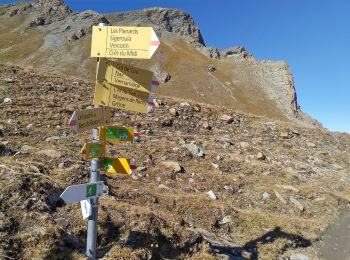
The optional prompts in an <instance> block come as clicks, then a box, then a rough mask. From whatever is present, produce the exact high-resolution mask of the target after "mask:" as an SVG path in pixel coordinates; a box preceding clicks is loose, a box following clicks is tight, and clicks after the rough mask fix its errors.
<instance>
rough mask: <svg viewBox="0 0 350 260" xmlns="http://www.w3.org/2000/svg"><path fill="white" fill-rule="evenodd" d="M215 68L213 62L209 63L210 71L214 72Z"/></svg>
mask: <svg viewBox="0 0 350 260" xmlns="http://www.w3.org/2000/svg"><path fill="white" fill-rule="evenodd" d="M215 70H216V68H215V67H214V66H213V65H212V64H210V65H208V71H209V72H214V71H215Z"/></svg>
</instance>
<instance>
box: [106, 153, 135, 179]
mask: <svg viewBox="0 0 350 260" xmlns="http://www.w3.org/2000/svg"><path fill="white" fill-rule="evenodd" d="M101 163H102V167H101V170H103V171H105V172H108V173H114V174H116V173H120V174H129V175H130V174H132V173H133V171H134V170H135V169H136V166H135V165H134V160H129V159H125V158H109V157H107V158H104V159H103V160H102V162H101Z"/></svg>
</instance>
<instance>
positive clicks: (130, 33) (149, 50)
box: [91, 26, 160, 59]
mask: <svg viewBox="0 0 350 260" xmlns="http://www.w3.org/2000/svg"><path fill="white" fill-rule="evenodd" d="M159 44H160V42H159V39H158V37H157V35H156V33H155V32H154V30H153V28H152V27H130V26H93V27H92V42H91V57H97V58H128V59H150V58H151V57H152V55H153V53H154V52H155V51H156V50H157V48H158V46H159Z"/></svg>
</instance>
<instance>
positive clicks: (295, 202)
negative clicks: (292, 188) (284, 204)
mask: <svg viewBox="0 0 350 260" xmlns="http://www.w3.org/2000/svg"><path fill="white" fill-rule="evenodd" d="M290 202H292V203H293V204H294V205H295V206H296V207H297V208H298V209H299V210H300V211H304V206H303V205H302V204H301V203H300V202H299V201H297V200H296V199H294V198H293V197H290Z"/></svg>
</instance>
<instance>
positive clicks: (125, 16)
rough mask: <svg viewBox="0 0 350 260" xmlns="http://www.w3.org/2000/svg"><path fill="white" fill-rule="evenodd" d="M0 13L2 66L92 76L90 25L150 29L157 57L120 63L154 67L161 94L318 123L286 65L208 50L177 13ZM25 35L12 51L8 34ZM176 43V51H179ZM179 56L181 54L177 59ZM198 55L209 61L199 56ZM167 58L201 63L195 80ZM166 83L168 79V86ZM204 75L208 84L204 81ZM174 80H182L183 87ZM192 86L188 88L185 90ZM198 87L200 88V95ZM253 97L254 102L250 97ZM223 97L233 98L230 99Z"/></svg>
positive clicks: (56, 8)
mask: <svg viewBox="0 0 350 260" xmlns="http://www.w3.org/2000/svg"><path fill="white" fill-rule="evenodd" d="M0 9H1V11H0V14H1V13H2V15H1V16H0V19H1V18H2V20H3V24H4V25H3V27H2V29H0V35H1V36H2V37H3V38H4V39H5V40H3V42H0V47H1V51H0V57H1V58H2V59H3V60H4V61H5V63H9V64H19V65H26V66H28V65H29V66H33V67H36V68H42V69H45V70H48V71H60V72H62V73H66V74H71V75H77V76H82V77H87V78H90V79H93V78H94V62H93V59H90V58H89V47H90V35H91V26H92V25H96V24H98V23H99V22H108V23H110V24H112V25H120V26H122V25H131V26H133V25H134V26H141V25H142V26H152V27H153V28H154V29H155V31H156V32H157V34H158V36H159V38H160V39H161V41H162V42H163V43H164V44H162V45H161V47H160V48H159V51H158V52H156V54H155V55H154V58H153V59H152V60H151V61H127V60H125V62H129V63H133V64H135V65H140V66H144V67H146V68H150V69H153V70H154V71H155V73H156V74H157V76H158V77H159V78H160V79H161V81H162V82H161V83H162V85H163V86H164V88H163V90H164V91H163V90H162V89H161V90H159V93H160V94H166V95H170V96H171V95H175V96H179V97H181V98H189V99H192V100H196V99H201V101H203V102H208V103H211V104H220V103H222V105H224V106H230V107H232V108H235V109H238V110H243V111H246V112H252V113H257V114H258V115H265V116H270V117H272V118H278V119H281V118H285V119H286V120H292V121H296V122H298V123H300V124H302V125H305V126H312V127H315V126H316V127H320V126H321V125H320V123H319V122H317V121H316V120H314V119H312V118H310V117H309V116H308V115H306V114H305V113H303V112H302V111H301V109H300V106H299V104H298V102H297V94H296V91H295V87H294V80H293V75H292V73H291V71H290V68H289V66H288V65H287V64H286V63H285V62H282V61H259V60H256V59H254V57H253V55H252V54H250V53H249V52H248V51H246V50H245V48H244V47H243V46H237V47H233V48H229V49H226V50H222V51H220V50H218V49H217V48H215V47H208V46H206V45H205V41H204V39H203V37H202V35H201V32H200V28H199V27H198V26H197V25H196V23H195V21H194V20H193V18H192V17H191V16H190V15H189V14H188V13H187V12H184V11H182V10H178V9H171V8H147V9H144V10H136V11H128V12H114V13H110V14H103V15H102V14H98V13H97V12H94V11H91V10H87V11H83V12H80V13H79V12H74V11H72V10H71V9H70V8H69V7H68V5H66V4H65V3H64V1H62V0H38V1H35V2H33V3H24V4H23V3H22V4H11V5H7V6H3V7H1V8H0ZM6 24H11V25H12V26H13V25H14V26H15V29H14V30H13V31H12V33H8V32H4V31H5V28H6ZM0 28H1V27H0ZM1 31H3V32H2V33H1ZM29 34H33V35H34V36H35V38H33V39H30V40H28V39H24V42H23V45H25V48H22V49H21V52H20V53H19V54H18V53H16V49H19V48H16V47H17V46H13V45H12V44H11V40H9V41H8V42H6V38H11V37H13V38H14V39H16V40H18V41H20V39H21V38H24V36H25V35H29ZM9 35H11V37H9ZM179 39H181V41H184V42H185V43H186V44H184V43H181V41H179ZM187 44H189V45H187ZM180 46H181V49H179V48H178V47H180ZM191 46H192V47H191ZM31 47H32V49H30V50H29V48H31ZM171 52H172V53H173V54H171ZM176 52H177V53H179V55H178V56H177V57H176ZM185 53H186V54H185ZM200 55H204V57H207V58H201V57H200ZM170 56H171V57H173V61H175V60H177V62H180V63H182V64H187V65H188V61H187V60H188V59H192V60H197V61H198V62H199V63H198V66H197V67H194V68H193V70H194V71H193V75H195V76H193V75H191V74H190V73H188V72H187V71H186V70H185V69H184V68H182V67H179V66H177V65H175V66H174V65H173V64H171V63H172V62H173V61H171V60H170V59H169V57H170ZM17 57H18V58H17ZM154 60H156V61H154ZM204 64H205V65H204ZM212 65H214V69H215V71H208V70H207V68H209V67H211V66H212ZM194 66H195V64H194ZM204 66H205V68H204ZM199 70H200V71H199ZM179 77H183V78H179ZM165 78H168V80H167V82H165ZM170 78H171V80H170ZM204 78H205V79H207V80H206V81H204V80H203V79H204ZM169 80H170V82H169ZM174 82H180V83H181V85H180V84H176V83H174ZM165 86H166V87H165ZM190 86H192V87H190ZM189 87H190V89H191V88H192V90H191V91H190V89H184V88H189ZM176 88H181V90H182V91H181V92H180V91H178V90H177V89H176ZM199 88H205V90H203V91H200V90H199ZM211 89H217V90H218V91H216V92H215V95H213V94H210V93H209V92H210V90H211ZM203 93H204V94H203ZM255 93H257V97H258V99H259V101H258V100H254V99H255V98H256V97H255V95H254V94H255ZM227 94H229V96H230V97H231V99H228V96H227ZM202 95H205V96H202ZM225 100H226V101H225ZM259 106H260V109H259ZM272 110H273V111H275V112H271V111H272ZM277 110H279V111H280V112H276V111H277Z"/></svg>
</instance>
